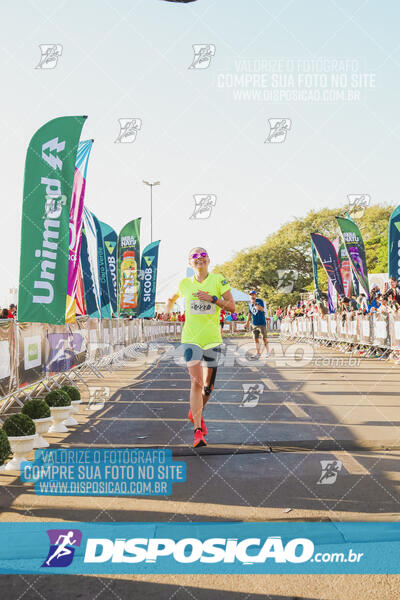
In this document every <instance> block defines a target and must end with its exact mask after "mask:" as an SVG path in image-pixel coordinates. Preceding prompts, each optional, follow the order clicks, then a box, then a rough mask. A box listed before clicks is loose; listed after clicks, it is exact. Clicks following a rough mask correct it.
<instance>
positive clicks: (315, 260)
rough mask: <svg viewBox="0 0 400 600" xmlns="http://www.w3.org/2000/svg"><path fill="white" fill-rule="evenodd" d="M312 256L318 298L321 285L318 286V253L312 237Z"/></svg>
mask: <svg viewBox="0 0 400 600" xmlns="http://www.w3.org/2000/svg"><path fill="white" fill-rule="evenodd" d="M311 256H312V267H313V275H314V288H315V295H316V297H317V298H319V296H320V291H319V286H318V254H317V251H316V249H315V246H314V242H313V239H312V238H311Z"/></svg>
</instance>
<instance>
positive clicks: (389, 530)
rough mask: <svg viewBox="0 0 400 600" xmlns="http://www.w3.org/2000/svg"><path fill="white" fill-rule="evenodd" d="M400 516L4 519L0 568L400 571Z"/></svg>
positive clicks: (113, 571) (5, 570)
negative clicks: (390, 519)
mask: <svg viewBox="0 0 400 600" xmlns="http://www.w3.org/2000/svg"><path fill="white" fill-rule="evenodd" d="M399 556H400V523H242V522H238V523H232V522H229V523H226V522H224V523H221V522H212V523H171V522H168V523H64V522H63V523H60V522H50V523H26V522H25V523H0V573H26V574H27V573H40V574H44V573H63V574H82V575H86V574H91V573H94V574H132V573H142V574H144V573H145V574H168V573H180V574H190V573H199V574H204V573H209V574H252V573H274V574H286V573H287V574H289V573H298V574H302V573H306V574H307V573H313V574H329V573H330V574H332V573H338V574H365V573H387V574H398V573H400V561H399Z"/></svg>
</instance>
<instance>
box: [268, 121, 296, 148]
mask: <svg viewBox="0 0 400 600" xmlns="http://www.w3.org/2000/svg"><path fill="white" fill-rule="evenodd" d="M268 124H269V134H268V136H267V138H266V140H265V142H264V143H265V144H282V142H284V141H285V140H286V136H287V132H288V131H290V129H291V127H292V121H291V119H268Z"/></svg>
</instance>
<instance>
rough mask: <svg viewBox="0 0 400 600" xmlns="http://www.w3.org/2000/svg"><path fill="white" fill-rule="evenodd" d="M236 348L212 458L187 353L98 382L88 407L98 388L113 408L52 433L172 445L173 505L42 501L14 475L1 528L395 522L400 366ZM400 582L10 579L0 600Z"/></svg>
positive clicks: (193, 594)
mask: <svg viewBox="0 0 400 600" xmlns="http://www.w3.org/2000/svg"><path fill="white" fill-rule="evenodd" d="M225 343H226V346H225V348H224V361H223V364H222V366H220V367H219V369H218V375H217V381H216V388H215V391H214V392H213V395H212V397H211V400H210V402H209V405H208V406H207V409H206V412H205V419H206V423H207V426H208V430H209V433H208V444H209V445H208V446H207V447H206V448H202V449H200V450H198V451H194V450H193V449H192V448H191V442H192V438H193V429H192V425H191V423H190V422H189V421H188V420H187V411H188V397H189V378H188V375H187V372H186V370H185V368H184V367H183V366H182V365H181V364H179V358H178V357H177V353H176V351H175V350H176V344H168V345H167V346H162V347H161V346H160V347H158V348H156V347H153V348H152V350H151V352H150V353H148V354H146V355H142V357H141V358H140V359H139V360H135V361H132V362H129V363H127V365H126V366H124V367H122V368H121V369H119V370H117V371H114V372H112V373H108V372H106V373H103V374H104V378H103V379H101V380H98V379H96V378H94V377H92V378H91V379H89V380H88V382H87V383H88V385H89V387H90V388H92V391H91V392H89V390H88V389H86V388H84V387H83V386H81V391H82V392H83V397H84V399H85V400H86V401H87V400H88V399H89V393H91V394H93V393H94V392H93V390H94V388H98V390H99V391H98V392H97V396H98V397H102V396H103V397H106V400H105V403H104V405H99V404H97V407H96V408H95V410H88V409H87V404H85V405H82V408H81V411H80V414H79V415H78V421H79V426H77V427H75V428H72V429H71V430H70V432H69V433H68V434H61V435H60V434H52V435H49V436H48V440H49V441H50V442H54V443H56V444H57V447H60V444H61V445H64V446H65V447H93V446H94V447H137V446H143V447H158V448H159V447H169V448H171V449H172V451H173V455H174V457H175V459H176V460H177V461H182V460H184V461H185V462H186V466H187V480H186V482H185V483H177V484H174V489H173V494H172V496H170V497H163V498H161V499H160V498H156V497H151V498H144V497H142V498H140V497H131V498H115V497H109V498H87V497H58V496H50V497H48V496H35V495H34V492H33V489H32V485H31V484H22V483H21V482H20V480H19V479H18V478H17V477H15V474H8V473H4V472H3V473H0V509H1V516H0V518H1V520H2V521H46V520H54V521H63V520H65V521H111V520H116V521H194V522H196V521H212V520H227V521H231V520H241V521H288V520H294V521H307V520H309V521H321V520H330V521H341V520H342V521H343V520H349V521H357V520H360V521H366V520H371V521H376V520H382V521H385V520H386V521H394V520H398V518H399V493H398V485H399V483H398V482H399V479H400V475H399V457H400V428H399V422H400V419H399V410H398V404H399V402H398V382H399V376H400V366H397V365H394V364H392V363H388V362H383V361H378V360H367V359H356V358H353V357H349V355H343V354H340V353H335V352H333V351H331V350H326V349H319V350H317V351H315V350H314V349H313V348H312V347H311V346H307V347H304V346H300V345H293V344H292V345H287V344H286V345H281V344H280V342H279V341H278V339H277V338H275V339H274V340H273V342H272V344H271V350H272V356H271V357H270V358H268V359H265V358H262V359H261V360H253V359H252V358H253V357H252V355H253V353H254V350H253V346H252V342H251V340H250V339H248V338H247V339H246V338H244V339H240V340H234V339H226V340H225ZM92 406H93V405H92ZM321 461H322V463H321ZM326 465H328V474H327V473H326ZM329 465H330V467H329ZM332 465H333V474H332ZM323 467H324V469H325V471H324V470H323ZM329 469H330V470H329ZM329 473H331V475H329ZM66 581H68V585H67V584H66ZM399 583H400V580H399V578H398V577H397V576H341V577H338V576H335V577H332V576H328V575H324V576H307V577H306V576H304V577H299V576H240V577H239V576H236V577H232V576H229V577H224V576H214V577H210V576H192V577H190V578H189V577H182V576H179V577H176V576H158V577H150V576H147V577H144V576H143V577H139V576H136V577H133V576H131V577H127V576H126V577H125V576H124V577H118V578H114V577H103V578H97V577H85V578H83V577H72V576H70V577H68V578H64V577H60V576H57V577H55V576H53V577H50V578H49V577H48V576H40V577H37V576H23V578H20V577H17V576H1V577H0V591H1V590H5V589H7V596H3V597H7V598H19V597H24V596H23V593H24V589H25V588H24V586H25V587H26V586H29V585H31V586H32V587H31V588H29V593H27V592H26V593H27V595H26V596H25V597H27V598H36V597H37V598H43V597H44V598H47V597H49V598H50V593H51V597H54V594H57V596H58V597H59V598H60V599H63V598H67V597H68V598H69V597H72V596H71V595H69V594H72V593H73V596H75V597H77V598H79V597H82V598H86V597H96V598H102V597H104V598H105V597H107V598H108V597H110V596H115V597H119V598H130V597H138V598H158V599H161V598H172V597H173V598H195V599H197V600H201V599H203V598H207V599H210V598H211V599H213V598H223V599H226V600H239V599H240V600H250V599H253V598H254V600H258V599H259V598H260V599H261V598H270V599H271V600H278V599H286V600H289V599H292V598H303V599H309V600H311V599H313V600H314V599H315V600H317V599H318V600H320V599H321V600H322V599H330V600H336V599H338V600H339V599H340V600H347V599H349V600H353V599H354V600H359V599H360V598H361V597H362V598H363V599H364V600H368V599H369V598H371V599H372V598H374V600H375V599H376V598H379V600H384V599H386V598H388V599H389V598H390V600H393V599H395V598H397V597H400V592H398V588H399V587H400V586H399ZM182 586H183V587H182ZM396 594H397V595H396Z"/></svg>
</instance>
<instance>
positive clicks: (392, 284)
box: [383, 277, 400, 304]
mask: <svg viewBox="0 0 400 600" xmlns="http://www.w3.org/2000/svg"><path fill="white" fill-rule="evenodd" d="M383 297H384V298H390V297H391V298H392V300H394V301H395V302H397V304H400V288H399V285H398V282H397V279H396V278H395V277H391V278H390V279H389V287H388V289H387V290H386V292H385V293H384V295H383Z"/></svg>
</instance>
